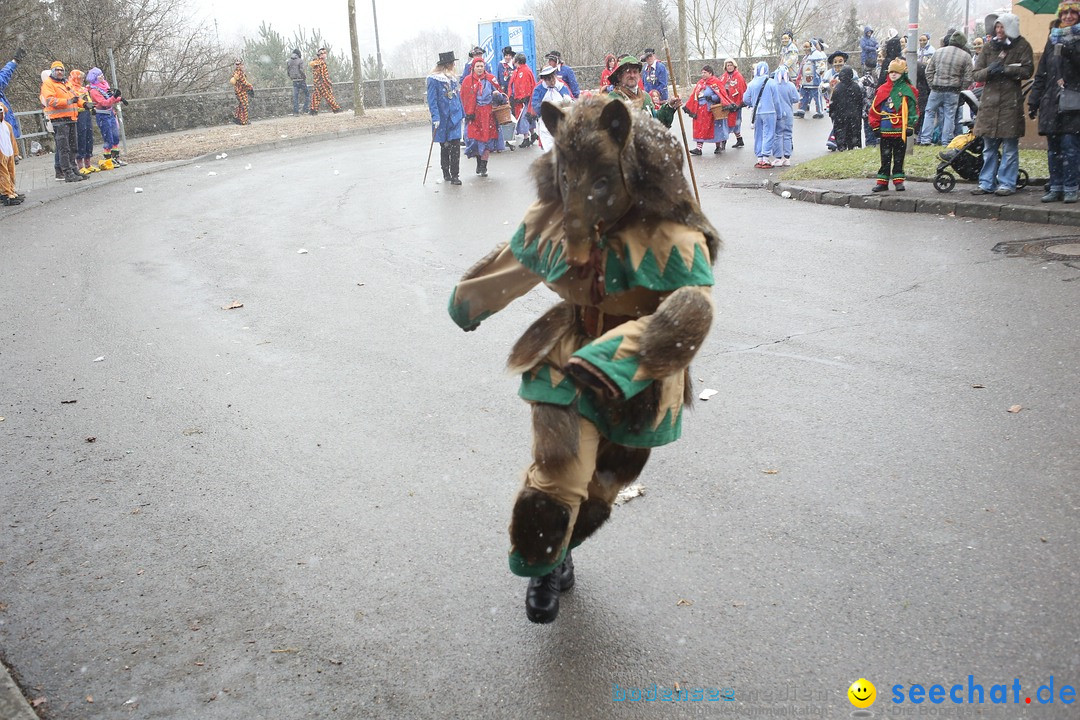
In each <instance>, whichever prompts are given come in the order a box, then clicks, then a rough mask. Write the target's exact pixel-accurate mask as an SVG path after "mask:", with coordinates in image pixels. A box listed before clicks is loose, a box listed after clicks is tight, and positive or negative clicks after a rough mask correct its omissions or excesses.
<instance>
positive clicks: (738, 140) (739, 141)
mask: <svg viewBox="0 0 1080 720" xmlns="http://www.w3.org/2000/svg"><path fill="white" fill-rule="evenodd" d="M734 147H746V143H744V142H743V141H742V135H739V136H738V137H736V138H735V145H734Z"/></svg>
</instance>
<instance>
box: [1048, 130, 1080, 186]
mask: <svg viewBox="0 0 1080 720" xmlns="http://www.w3.org/2000/svg"><path fill="white" fill-rule="evenodd" d="M1046 159H1047V162H1048V164H1049V165H1050V191H1051V192H1067V193H1074V192H1077V191H1078V190H1080V165H1078V163H1080V135H1077V134H1076V133H1065V134H1064V135H1047V136H1046Z"/></svg>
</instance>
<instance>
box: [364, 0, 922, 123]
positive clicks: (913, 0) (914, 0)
mask: <svg viewBox="0 0 1080 720" xmlns="http://www.w3.org/2000/svg"><path fill="white" fill-rule="evenodd" d="M916 1H917V0H912V2H916ZM349 40H350V44H351V45H352V86H353V107H354V109H353V113H355V115H356V117H363V116H364V78H363V75H362V69H361V67H360V40H359V39H358V38H357V35H356V0H349Z"/></svg>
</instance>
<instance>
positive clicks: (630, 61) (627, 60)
mask: <svg viewBox="0 0 1080 720" xmlns="http://www.w3.org/2000/svg"><path fill="white" fill-rule="evenodd" d="M628 67H636V68H637V69H638V71H640V70H641V61H640V60H638V59H637V58H636V57H634V56H633V55H623V56H622V57H621V58H619V62H618V63H617V64H616V65H615V69H614V70H612V71H611V75H609V76H608V78H609V79H610V80H611V84H612V85H614V84H615V83H617V82H619V76H620V75H622V71H623V70H624V69H625V68H628Z"/></svg>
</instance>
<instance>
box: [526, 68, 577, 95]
mask: <svg viewBox="0 0 1080 720" xmlns="http://www.w3.org/2000/svg"><path fill="white" fill-rule="evenodd" d="M555 74H556V75H558V76H559V77H561V78H562V81H563V82H564V83H566V87H568V88H570V97H572V98H574V99H575V100H576V99H577V97H578V95H580V94H581V90H580V89H579V88H578V84H577V75H575V74H574V71H573V70H572V69H570V66H569V65H563V64H562V63H559V67H557V68H555ZM541 82H543V81H542V80H541ZM533 94H534V95H535V94H536V93H535V92H534V93H533Z"/></svg>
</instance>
